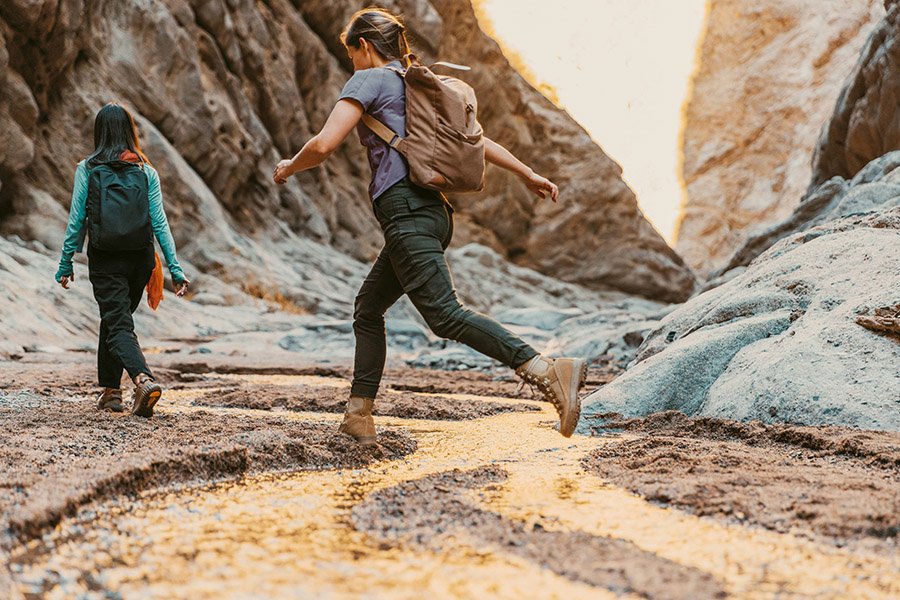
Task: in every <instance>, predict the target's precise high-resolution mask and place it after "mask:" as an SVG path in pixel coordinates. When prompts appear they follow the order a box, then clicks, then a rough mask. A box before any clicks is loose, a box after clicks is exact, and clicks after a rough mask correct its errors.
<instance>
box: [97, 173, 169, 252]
mask: <svg viewBox="0 0 900 600" xmlns="http://www.w3.org/2000/svg"><path fill="white" fill-rule="evenodd" d="M148 187H149V186H148V182H147V174H146V173H144V167H143V165H140V164H136V163H132V162H127V161H124V160H115V161H111V162H106V163H101V164H99V165H97V166H96V167H93V168H92V169H90V175H89V176H88V194H87V210H86V211H85V221H86V223H87V233H88V235H89V237H90V244H91V247H92V248H95V249H97V250H113V251H123V250H142V249H144V248H147V247H149V246H151V245H152V244H153V227H152V226H151V224H150V196H149V189H148Z"/></svg>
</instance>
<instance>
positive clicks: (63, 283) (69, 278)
mask: <svg viewBox="0 0 900 600" xmlns="http://www.w3.org/2000/svg"><path fill="white" fill-rule="evenodd" d="M70 281H71V282H74V281H75V273H72V274H71V275H63V276H62V277H60V278H59V285H61V286H63V289H64V290H67V289H69V282H70Z"/></svg>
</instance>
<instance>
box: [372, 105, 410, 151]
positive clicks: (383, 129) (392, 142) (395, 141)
mask: <svg viewBox="0 0 900 600" xmlns="http://www.w3.org/2000/svg"><path fill="white" fill-rule="evenodd" d="M362 122H363V123H365V124H366V127H368V128H369V129H371V130H372V132H373V133H375V135H377V136H378V137H380V138H381V139H382V140H384V142H385V143H386V144H387V145H388V146H390V147H391V148H394V149H396V148H397V146H398V145H399V144H400V142H401V141H403V138H402V137H400V134H399V133H397V132H395V131H394V130H393V129H391V128H390V127H388V126H387V125H385V124H384V123H382V122H381V121H379V120H378V119H376V118H375V117H373V116H372V115H370V114H368V113H363V116H362Z"/></svg>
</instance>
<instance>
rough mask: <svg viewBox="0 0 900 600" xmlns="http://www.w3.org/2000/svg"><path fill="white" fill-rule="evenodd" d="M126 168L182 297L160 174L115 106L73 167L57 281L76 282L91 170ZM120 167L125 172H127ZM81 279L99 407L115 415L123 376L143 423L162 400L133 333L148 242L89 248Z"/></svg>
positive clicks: (150, 257)
mask: <svg viewBox="0 0 900 600" xmlns="http://www.w3.org/2000/svg"><path fill="white" fill-rule="evenodd" d="M122 162H126V163H127V162H131V163H135V164H137V165H139V166H140V167H141V169H142V170H143V172H144V173H145V174H146V177H147V194H148V198H147V200H148V204H149V211H150V215H149V216H150V224H151V227H152V231H153V237H155V238H156V240H157V241H158V242H159V246H160V248H161V249H162V253H163V256H164V257H165V261H166V264H167V265H168V268H169V273H170V274H171V275H172V281H173V282H174V284H175V288H176V294H177V295H178V296H183V295H184V293H185V292H186V291H187V286H188V284H189V283H190V282H189V281H188V279H187V278H186V277H185V276H184V272H183V271H182V269H181V266H180V265H179V264H178V258H177V257H176V255H175V242H174V240H173V239H172V232H171V231H170V230H169V223H168V220H167V219H166V213H165V211H164V210H163V202H162V192H161V191H160V186H159V174H158V173H157V172H156V170H155V169H154V168H153V167H152V166H150V164H149V162H148V161H147V157H146V156H145V155H144V153H143V151H142V150H141V147H140V143H139V141H138V136H137V129H136V127H135V125H134V119H133V118H132V117H131V114H130V113H129V112H128V111H127V110H125V108H123V107H122V106H119V105H118V104H107V105H106V106H104V107H103V108H102V109H101V110H100V112H99V113H97V118H96V119H95V121H94V152H93V153H92V154H91V155H90V156H88V157H87V158H86V159H85V160H83V161H81V162H80V163H78V166H77V167H76V169H75V183H74V185H73V189H72V203H71V206H70V207H69V223H68V225H67V226H66V236H65V241H64V242H63V248H62V256H61V257H60V260H59V270H58V271H57V272H56V281H57V282H58V283H59V284H60V285H61V286H62V287H63V288H64V289H68V288H69V283H71V282H74V281H75V272H74V271H73V269H72V256H73V255H74V254H75V252H76V251H78V252H81V251H82V248H83V246H84V239H85V236H86V234H87V229H88V228H87V226H86V219H85V216H86V212H87V211H86V204H87V199H88V188H89V181H90V174H91V170H92V169H95V168H97V167H99V166H101V165H106V164H112V163H117V164H121V163H122ZM126 167H127V165H126ZM87 255H88V273H89V277H90V280H91V285H92V287H93V291H94V298H95V299H96V300H97V304H98V306H99V309H100V340H99V345H98V348H97V374H98V380H99V384H100V386H101V387H103V393H102V394H101V395H100V398H99V401H98V408H100V409H102V410H110V411H114V412H122V411H123V410H124V407H123V405H122V390H121V381H122V371H127V372H128V375H129V377H131V379H132V381H133V382H134V385H135V391H134V398H133V400H134V401H133V404H132V409H131V411H132V413H133V414H136V415H138V416H143V417H149V416H152V414H153V407H154V405H155V404H156V403H157V401H158V400H159V398H160V396H161V394H162V388H161V387H160V386H159V384H157V383H156V382H155V381H154V380H153V373H152V372H151V371H150V368H149V367H148V366H147V361H146V359H145V358H144V354H143V352H142V351H141V348H140V345H139V344H138V341H137V336H136V335H135V333H134V319H133V316H132V315H133V313H134V311H135V310H136V309H137V307H138V304H139V303H140V300H141V297H142V296H143V293H144V288H145V287H146V285H147V282H148V281H149V280H150V275H151V273H152V272H153V268H154V265H155V262H156V259H155V256H154V251H153V242H152V239H150V240H148V244H147V245H146V248H142V249H139V250H125V251H110V250H102V249H99V248H96V247H94V244H91V243H89V244H88V251H87Z"/></svg>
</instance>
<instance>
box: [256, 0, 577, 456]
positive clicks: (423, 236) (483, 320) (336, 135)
mask: <svg viewBox="0 0 900 600" xmlns="http://www.w3.org/2000/svg"><path fill="white" fill-rule="evenodd" d="M341 39H342V41H343V43H344V46H345V47H346V48H347V53H348V55H349V56H350V59H351V60H352V61H353V68H354V70H355V73H354V74H353V76H352V77H351V78H350V80H349V81H348V82H347V84H346V85H345V86H344V89H343V90H342V91H341V95H340V98H339V99H338V101H337V104H336V105H335V107H334V110H333V111H332V112H331V115H330V116H329V117H328V120H327V121H326V122H325V125H324V126H323V127H322V130H321V131H320V132H319V133H318V134H317V135H315V136H314V137H313V138H312V139H310V140H309V141H308V142H307V143H306V144H305V145H304V146H303V148H302V149H301V150H300V151H299V152H298V153H297V154H296V155H295V156H294V157H293V158H291V159H286V160H282V161H281V162H279V163H278V165H277V166H276V168H275V172H274V179H275V181H276V182H277V183H279V184H281V183H284V182H285V181H286V180H287V178H288V177H290V176H291V175H293V174H294V173H297V172H299V171H303V170H306V169H311V168H313V167H316V166H318V165H320V164H322V163H323V162H324V161H325V159H327V158H328V156H329V155H331V153H332V152H334V151H335V150H336V149H337V148H338V146H339V145H340V144H341V142H342V141H343V140H344V139H345V138H346V137H347V135H348V134H349V133H350V131H351V130H352V129H353V128H354V127H355V128H356V131H357V133H358V134H359V139H360V142H361V143H362V144H363V145H364V146H365V147H366V151H367V155H368V158H369V165H370V167H371V169H372V181H371V183H370V184H369V196H370V198H371V200H372V205H373V210H374V212H375V216H376V218H377V219H378V223H379V224H380V225H381V228H382V230H383V232H384V239H385V245H384V248H383V249H382V251H381V253H380V254H379V256H378V258H377V259H376V260H375V264H374V265H373V267H372V270H371V271H370V272H369V275H368V276H367V277H366V279H365V281H364V282H363V284H362V287H361V288H360V290H359V294H358V295H357V297H356V304H355V309H354V314H353V330H354V333H355V334H356V358H355V361H354V371H353V384H352V386H351V389H350V399H349V401H348V404H347V411H346V414H345V415H344V421H343V423H342V424H341V428H340V430H341V431H342V432H344V433H347V434H349V435H351V436H352V437H353V438H355V439H356V440H357V441H359V442H360V443H362V444H374V443H375V424H374V421H373V419H372V407H373V403H374V399H375V396H376V394H377V392H378V386H379V384H380V383H381V376H382V372H383V371H384V362H385V351H386V342H385V328H384V314H385V312H387V309H388V308H390V306H391V305H392V304H394V303H395V302H396V301H397V300H398V299H399V298H400V297H401V296H402V295H403V294H406V295H407V296H409V299H410V300H411V301H412V303H413V305H414V306H415V307H416V309H417V310H418V311H419V312H420V313H421V314H422V317H423V318H424V319H425V322H426V323H428V326H429V327H430V328H431V330H432V331H433V332H434V333H435V334H436V335H439V336H441V337H444V338H448V339H452V340H456V341H459V342H462V343H464V344H466V345H468V346H470V347H472V348H474V349H475V350H477V351H479V352H481V353H482V354H485V355H487V356H490V357H491V358H494V359H496V360H498V361H500V362H501V363H503V364H505V365H507V366H509V367H510V368H513V369H515V370H516V373H517V374H518V375H519V376H520V377H521V378H522V379H523V380H525V381H526V382H529V383H532V384H534V385H536V386H537V387H538V388H539V389H540V390H541V391H542V392H543V394H544V397H545V398H546V399H547V400H549V401H550V402H552V403H553V405H554V406H555V407H556V410H557V412H558V413H559V418H560V433H562V434H563V435H564V436H566V437H568V436H570V435H572V432H573V431H574V429H575V426H576V424H577V423H578V417H579V413H580V410H581V405H580V402H579V399H578V390H579V389H580V388H581V386H582V385H583V384H584V378H585V373H586V362H585V361H584V360H582V359H574V358H546V357H544V356H541V355H540V354H538V353H537V352H536V351H535V350H534V349H533V348H532V347H531V346H529V345H528V344H526V343H525V342H524V341H522V340H521V339H520V338H518V337H517V336H515V335H513V334H512V333H511V332H509V331H508V330H507V329H505V328H504V327H503V326H502V325H500V324H499V323H497V322H496V321H495V320H493V319H491V318H490V317H488V316H486V315H482V314H479V313H476V312H474V311H472V310H469V309H468V308H465V307H464V306H462V305H461V304H460V302H459V300H458V299H457V297H456V292H455V290H454V289H453V281H452V279H451V276H450V269H449V267H448V266H447V261H446V260H445V258H444V250H446V248H447V246H448V245H449V244H450V239H451V238H452V236H453V208H452V207H451V206H450V204H449V202H447V199H446V198H445V197H444V196H443V194H441V193H440V192H436V191H433V190H429V189H425V188H422V187H419V186H417V185H415V184H413V183H412V182H411V181H410V180H409V167H408V165H407V163H406V160H405V159H404V157H403V156H402V155H401V154H400V153H399V152H398V151H397V150H396V149H394V148H391V147H390V146H389V145H388V144H386V143H385V142H384V141H383V140H382V139H381V138H379V137H378V136H377V135H376V134H375V133H373V132H372V131H371V130H370V129H369V128H368V127H366V125H365V124H363V122H362V120H361V119H362V116H363V113H368V114H370V115H372V116H373V117H375V118H376V119H378V120H379V121H381V122H382V123H384V124H385V125H387V126H388V127H390V128H391V129H392V130H394V131H403V132H405V131H406V95H405V87H404V85H405V84H404V81H403V77H402V76H401V75H400V74H398V73H397V72H396V71H394V70H393V69H402V68H403V66H402V64H401V61H400V59H401V58H402V57H403V56H405V55H406V54H408V53H409V44H408V42H407V39H406V30H405V27H404V25H403V23H402V22H401V20H400V19H399V18H398V17H396V16H395V15H392V14H391V13H389V12H387V11H384V10H380V9H364V10H361V11H359V12H357V13H356V14H354V15H353V17H352V18H351V19H350V22H349V23H348V25H347V27H346V29H345V30H344V33H343V35H342V36H341ZM484 141H485V160H487V161H488V162H490V163H493V164H495V165H498V166H500V167H502V168H504V169H507V170H509V171H511V172H513V173H515V174H516V175H518V176H519V177H521V178H522V180H523V181H524V182H525V184H526V185H527V186H528V188H529V189H531V190H532V191H533V192H534V193H535V194H537V195H538V196H539V197H541V198H546V197H547V196H548V195H549V196H550V198H551V200H553V201H554V202H556V199H557V195H558V193H559V190H558V189H557V187H556V185H555V184H554V183H553V182H551V181H550V180H549V179H547V178H545V177H541V176H540V175H538V174H537V173H535V172H534V171H533V170H531V169H530V168H529V167H528V166H526V165H525V164H523V163H522V162H521V161H520V160H519V159H517V158H516V157H515V156H513V155H512V154H511V153H510V152H509V151H508V150H507V149H506V148H504V147H502V146H500V145H499V144H497V143H496V142H494V141H492V140H490V139H488V138H487V137H485V139H484Z"/></svg>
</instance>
